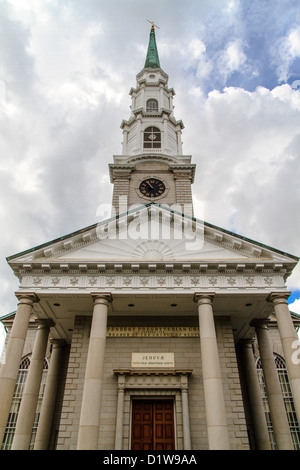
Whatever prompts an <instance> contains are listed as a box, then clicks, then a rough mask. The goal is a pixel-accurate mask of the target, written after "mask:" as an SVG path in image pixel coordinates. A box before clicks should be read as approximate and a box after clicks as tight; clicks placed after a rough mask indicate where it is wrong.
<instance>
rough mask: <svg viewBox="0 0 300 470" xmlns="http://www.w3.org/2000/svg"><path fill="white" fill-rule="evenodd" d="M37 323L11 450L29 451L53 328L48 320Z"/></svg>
mask: <svg viewBox="0 0 300 470" xmlns="http://www.w3.org/2000/svg"><path fill="white" fill-rule="evenodd" d="M38 323H39V325H38V328H37V333H36V337H35V341H34V346H33V352H32V357H31V361H30V366H29V371H28V376H27V379H26V382H25V386H24V392H23V397H22V401H21V405H20V409H19V414H18V419H17V424H16V431H15V435H14V440H13V443H12V450H28V449H29V444H30V439H31V434H32V427H33V423H34V416H35V412H36V407H37V402H38V397H39V391H40V386H41V380H42V374H43V369H44V361H45V355H46V349H47V342H48V336H49V331H50V326H53V322H51V321H49V320H39V321H38Z"/></svg>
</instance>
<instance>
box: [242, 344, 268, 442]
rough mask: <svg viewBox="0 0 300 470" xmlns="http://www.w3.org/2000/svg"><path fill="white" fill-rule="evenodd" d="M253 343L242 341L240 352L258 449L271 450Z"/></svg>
mask: <svg viewBox="0 0 300 470" xmlns="http://www.w3.org/2000/svg"><path fill="white" fill-rule="evenodd" d="M252 342H253V341H251V340H243V341H241V342H240V343H239V350H240V352H241V356H242V360H243V369H244V371H245V380H246V384H247V390H248V399H249V405H250V413H251V417H252V425H253V431H254V438H255V443H256V449H257V450H270V449H271V444H270V438H269V433H268V427H267V421H266V416H265V410H264V405H263V401H262V393H261V388H260V385H259V382H258V376H257V370H256V366H255V359H254V355H253V351H252Z"/></svg>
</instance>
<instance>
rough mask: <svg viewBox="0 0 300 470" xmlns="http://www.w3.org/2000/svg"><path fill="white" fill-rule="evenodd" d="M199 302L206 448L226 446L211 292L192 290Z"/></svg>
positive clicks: (225, 447)
mask: <svg viewBox="0 0 300 470" xmlns="http://www.w3.org/2000/svg"><path fill="white" fill-rule="evenodd" d="M194 300H195V301H196V302H197V304H198V315H199V329H200V347H201V358H202V371H203V372H202V374H203V386H204V398H205V409H206V421H207V432H208V443H209V449H211V450H227V449H229V438H228V428H227V421H226V413H225V401H224V393H223V385H222V376H221V368H220V362H219V354H218V346H217V338H216V330H215V322H214V315H213V309H212V300H213V295H210V294H195V298H194Z"/></svg>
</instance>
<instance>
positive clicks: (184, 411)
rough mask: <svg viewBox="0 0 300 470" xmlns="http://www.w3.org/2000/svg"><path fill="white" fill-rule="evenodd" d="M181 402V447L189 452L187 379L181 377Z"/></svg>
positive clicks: (190, 446) (189, 432) (189, 431)
mask: <svg viewBox="0 0 300 470" xmlns="http://www.w3.org/2000/svg"><path fill="white" fill-rule="evenodd" d="M181 401H182V422H183V446H184V450H191V448H192V444H191V429H190V413H189V401H188V377H187V376H181Z"/></svg>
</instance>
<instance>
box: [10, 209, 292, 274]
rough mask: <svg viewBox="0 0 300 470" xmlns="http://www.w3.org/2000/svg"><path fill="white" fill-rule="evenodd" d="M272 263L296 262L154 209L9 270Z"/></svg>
mask: <svg viewBox="0 0 300 470" xmlns="http://www.w3.org/2000/svg"><path fill="white" fill-rule="evenodd" d="M151 261H153V262H165V263H168V262H172V263H174V262H175V263H176V262H178V263H180V262H181V263H184V262H190V263H200V265H201V264H203V265H207V264H210V263H218V265H219V266H222V265H224V266H227V265H228V264H230V263H235V264H236V265H240V266H241V267H243V266H245V263H255V264H256V265H257V266H258V265H261V266H262V265H263V264H264V263H270V262H272V263H273V265H274V266H275V265H277V266H279V267H282V265H283V264H288V265H289V270H291V269H293V267H294V266H295V265H296V264H297V261H298V258H296V257H295V256H293V255H288V254H286V253H283V252H281V251H279V250H275V249H272V248H270V247H267V246H266V245H262V244H260V243H257V242H254V241H252V240H249V239H246V238H245V237H241V236H239V235H236V234H233V233H231V232H229V231H226V230H224V229H221V228H219V227H216V226H213V225H211V224H208V223H206V222H202V221H200V220H197V219H195V218H193V217H189V216H185V215H184V214H180V213H178V212H176V211H172V210H170V209H169V208H165V207H162V206H159V205H156V204H149V205H147V206H142V207H140V208H137V209H135V210H133V211H130V212H128V213H125V214H122V215H119V216H116V217H112V218H111V219H107V220H104V221H102V222H100V223H99V224H95V225H93V226H90V227H87V228H85V229H83V230H80V231H77V232H75V233H73V234H70V235H67V236H65V237H61V238H60V239H58V240H54V241H53V242H49V243H47V244H44V245H41V246H39V247H36V248H34V249H32V250H28V251H26V252H23V253H20V254H19V255H15V256H12V257H9V258H8V262H9V264H10V265H11V266H12V267H13V266H14V265H16V264H18V265H19V266H20V264H23V266H30V265H31V264H32V263H40V264H41V265H42V266H46V265H48V266H49V265H51V264H53V263H56V264H57V263H59V264H60V265H63V264H64V263H66V264H70V263H77V264H78V263H79V264H80V263H83V264H85V265H86V264H88V263H106V262H112V263H117V262H121V263H123V262H132V263H134V262H151Z"/></svg>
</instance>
